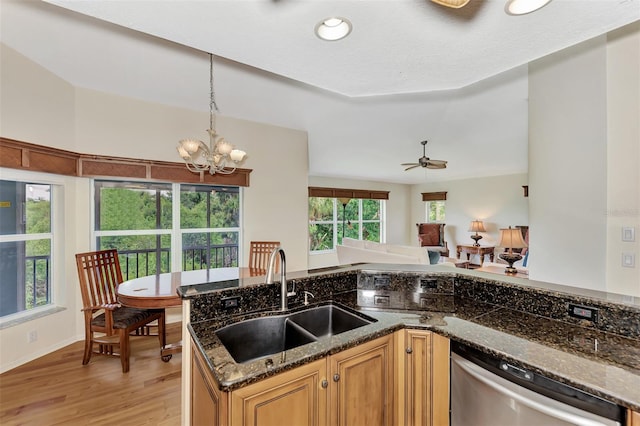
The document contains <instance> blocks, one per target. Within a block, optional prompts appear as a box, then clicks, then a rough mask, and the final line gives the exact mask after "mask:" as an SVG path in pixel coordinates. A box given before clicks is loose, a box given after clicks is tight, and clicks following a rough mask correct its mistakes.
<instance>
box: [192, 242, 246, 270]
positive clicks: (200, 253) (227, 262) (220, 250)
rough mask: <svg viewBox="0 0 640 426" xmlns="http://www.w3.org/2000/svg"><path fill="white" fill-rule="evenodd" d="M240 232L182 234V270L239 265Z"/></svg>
mask: <svg viewBox="0 0 640 426" xmlns="http://www.w3.org/2000/svg"><path fill="white" fill-rule="evenodd" d="M238 234H239V233H238V232H200V233H188V234H183V236H182V270H183V271H193V270H196V269H208V268H228V267H237V266H238Z"/></svg>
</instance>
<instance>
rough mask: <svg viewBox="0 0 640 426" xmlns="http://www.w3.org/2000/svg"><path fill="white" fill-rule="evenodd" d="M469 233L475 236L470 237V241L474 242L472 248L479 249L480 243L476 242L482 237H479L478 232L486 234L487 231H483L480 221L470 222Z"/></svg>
mask: <svg viewBox="0 0 640 426" xmlns="http://www.w3.org/2000/svg"><path fill="white" fill-rule="evenodd" d="M469 232H475V235H472V236H471V239H472V240H473V241H475V243H473V245H474V247H480V243H478V240H480V239H482V235H479V234H478V232H487V230H486V229H484V224H483V223H482V221H481V220H472V221H471V225H469Z"/></svg>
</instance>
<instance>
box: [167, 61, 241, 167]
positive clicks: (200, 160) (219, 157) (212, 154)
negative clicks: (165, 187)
mask: <svg viewBox="0 0 640 426" xmlns="http://www.w3.org/2000/svg"><path fill="white" fill-rule="evenodd" d="M214 110H215V111H216V112H219V110H218V104H216V96H215V92H214V90H213V54H211V53H210V54H209V129H207V132H208V133H209V146H207V145H206V144H205V143H204V142H202V141H201V140H199V139H182V140H181V141H180V142H179V143H178V147H177V150H178V154H180V157H182V159H183V160H184V162H185V163H186V164H187V169H189V171H191V172H194V173H199V172H203V171H207V170H208V171H209V173H211V174H212V175H213V174H216V173H220V174H230V173H233V172H234V171H235V170H236V167H237V165H238V163H240V162H241V161H242V160H244V158H245V156H246V155H247V153H246V152H244V151H241V150H239V149H235V148H234V146H233V145H231V144H230V143H229V142H227V141H226V140H225V139H224V138H223V137H222V136H220V135H219V134H218V133H217V132H216V126H215V114H214V113H213V111H214Z"/></svg>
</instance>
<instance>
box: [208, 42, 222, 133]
mask: <svg viewBox="0 0 640 426" xmlns="http://www.w3.org/2000/svg"><path fill="white" fill-rule="evenodd" d="M214 111H215V112H219V111H220V110H219V109H218V104H217V103H216V92H215V90H214V86H213V54H212V53H209V128H210V129H212V130H215V114H214V113H213V112H214Z"/></svg>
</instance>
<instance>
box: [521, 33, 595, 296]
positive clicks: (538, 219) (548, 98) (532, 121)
mask: <svg viewBox="0 0 640 426" xmlns="http://www.w3.org/2000/svg"><path fill="white" fill-rule="evenodd" d="M605 44H606V37H604V36H602V37H598V38H596V39H593V40H590V41H587V42H585V43H582V44H580V45H577V46H574V47H571V48H569V49H565V50H563V51H560V52H558V53H555V54H552V55H549V56H547V57H544V58H542V59H540V60H538V61H535V62H533V63H531V64H529V181H530V184H529V197H530V198H531V208H530V211H529V214H530V219H531V228H532V229H535V232H532V234H531V237H530V238H531V239H530V246H531V259H532V262H535V264H536V268H535V270H532V271H531V272H530V278H532V279H536V280H539V281H548V282H555V283H559V284H566V285H570V286H580V287H585V288H593V289H600V290H604V283H605V279H606V275H605V268H604V259H605V257H606V217H605V214H604V213H605V211H606V208H607V198H606V188H607V174H606V173H607V170H606V158H607V149H606V144H607V132H606V117H607V111H606V105H607V92H606V84H605V82H606V80H605V78H606V67H605V64H606V57H605ZM534 235H535V236H534Z"/></svg>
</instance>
